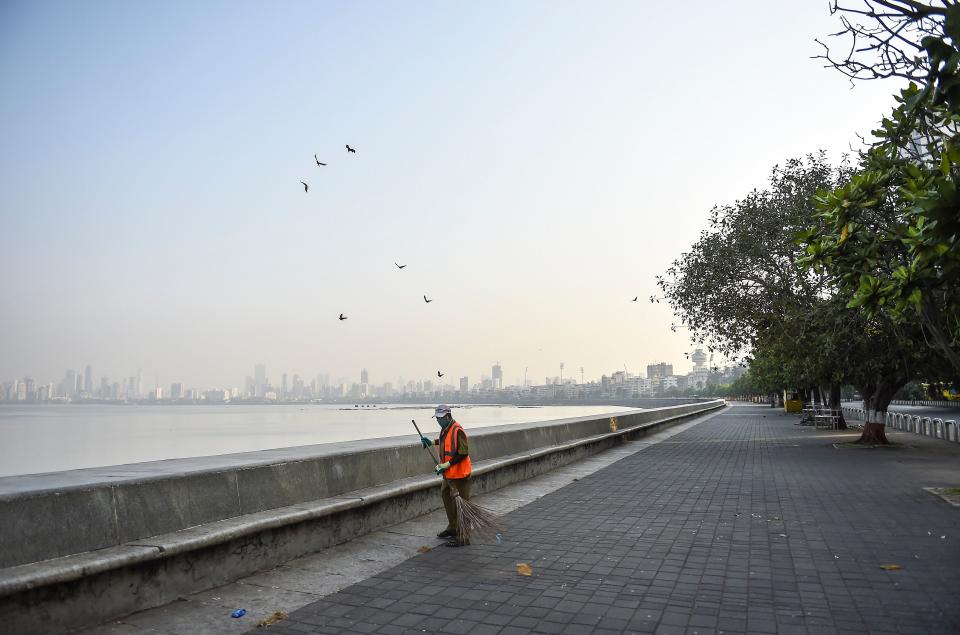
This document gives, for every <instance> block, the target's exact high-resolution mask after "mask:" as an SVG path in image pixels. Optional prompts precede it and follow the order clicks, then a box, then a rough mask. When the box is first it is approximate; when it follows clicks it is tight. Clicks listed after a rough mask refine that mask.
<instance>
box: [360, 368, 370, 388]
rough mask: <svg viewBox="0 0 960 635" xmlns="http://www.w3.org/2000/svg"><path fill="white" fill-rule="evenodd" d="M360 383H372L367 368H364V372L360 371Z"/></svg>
mask: <svg viewBox="0 0 960 635" xmlns="http://www.w3.org/2000/svg"><path fill="white" fill-rule="evenodd" d="M360 383H361V384H369V383H370V374H369V373H367V369H366V368H364V369H363V370H361V371H360Z"/></svg>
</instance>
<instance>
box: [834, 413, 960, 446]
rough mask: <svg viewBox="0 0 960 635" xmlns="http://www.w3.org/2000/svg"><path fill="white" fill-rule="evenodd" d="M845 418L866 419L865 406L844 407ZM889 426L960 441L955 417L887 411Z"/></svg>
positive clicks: (946, 439) (886, 422)
mask: <svg viewBox="0 0 960 635" xmlns="http://www.w3.org/2000/svg"><path fill="white" fill-rule="evenodd" d="M843 415H844V417H845V418H849V419H853V420H855V421H866V420H867V414H866V412H865V411H864V409H863V408H848V407H845V408H843ZM884 424H886V425H887V426H888V427H890V428H893V429H894V430H903V431H904V432H913V433H914V434H922V435H924V436H927V437H933V438H935V439H944V440H945V441H952V442H954V443H960V429H958V428H957V422H956V421H955V420H953V419H948V420H946V421H944V420H943V419H941V418H939V417H920V416H918V415H911V414H907V413H905V412H889V411H888V412H887V416H886V420H885V421H884Z"/></svg>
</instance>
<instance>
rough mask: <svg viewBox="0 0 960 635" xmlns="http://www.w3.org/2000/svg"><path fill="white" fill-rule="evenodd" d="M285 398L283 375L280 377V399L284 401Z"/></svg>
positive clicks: (285, 375)
mask: <svg viewBox="0 0 960 635" xmlns="http://www.w3.org/2000/svg"><path fill="white" fill-rule="evenodd" d="M286 397H287V374H286V373H283V374H282V375H280V398H281V399H286Z"/></svg>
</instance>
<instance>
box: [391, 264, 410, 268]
mask: <svg viewBox="0 0 960 635" xmlns="http://www.w3.org/2000/svg"><path fill="white" fill-rule="evenodd" d="M393 264H395V265H397V263H393ZM406 266H407V265H397V269H403V268H404V267H406Z"/></svg>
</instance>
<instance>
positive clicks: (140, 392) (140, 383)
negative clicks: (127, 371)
mask: <svg viewBox="0 0 960 635" xmlns="http://www.w3.org/2000/svg"><path fill="white" fill-rule="evenodd" d="M134 396H135V397H136V398H137V399H141V398H142V397H143V370H141V369H139V368H138V369H137V394H136V395H134Z"/></svg>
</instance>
